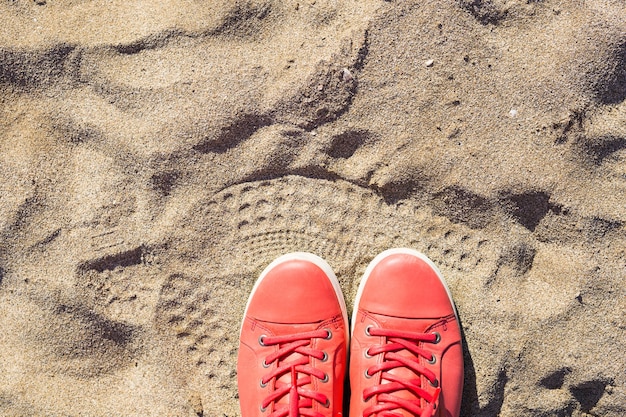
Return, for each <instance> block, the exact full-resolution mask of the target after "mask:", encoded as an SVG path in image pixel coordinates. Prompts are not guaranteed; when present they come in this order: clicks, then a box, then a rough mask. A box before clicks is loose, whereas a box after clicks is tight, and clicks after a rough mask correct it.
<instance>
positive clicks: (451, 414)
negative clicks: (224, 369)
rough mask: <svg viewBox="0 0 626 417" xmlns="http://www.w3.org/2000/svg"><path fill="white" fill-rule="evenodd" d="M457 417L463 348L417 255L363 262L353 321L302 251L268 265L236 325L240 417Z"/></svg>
mask: <svg viewBox="0 0 626 417" xmlns="http://www.w3.org/2000/svg"><path fill="white" fill-rule="evenodd" d="M348 346H349V352H350V371H349V372H350V387H351V392H352V394H351V401H350V416H352V417H361V416H363V417H372V416H373V417H408V416H412V417H433V416H440V417H458V415H459V410H460V407H461V393H462V390H463V351H462V347H461V330H460V326H459V320H458V317H457V314H456V309H455V307H454V304H453V302H452V298H451V295H450V291H449V290H448V288H447V286H446V284H445V281H444V280H443V277H442V275H441V273H440V272H439V271H438V270H437V268H436V267H435V265H434V264H433V263H432V261H430V259H428V258H427V257H426V256H425V255H423V254H421V253H419V252H417V251H414V250H411V249H390V250H387V251H385V252H383V253H381V254H380V255H378V256H377V257H376V258H375V259H374V260H373V261H372V262H371V263H370V264H369V266H368V267H367V269H366V271H365V275H364V276H363V279H362V280H361V284H360V286H359V290H358V293H357V296H356V300H355V305H354V312H353V314H352V326H351V329H350V330H348V316H347V310H346V305H345V301H344V299H343V296H342V293H341V288H340V286H339V282H338V281H337V278H336V277H335V274H334V273H333V271H332V269H331V267H330V266H329V265H328V264H327V263H326V262H325V261H324V260H323V259H321V258H319V257H317V256H315V255H313V254H310V253H291V254H287V255H284V256H281V257H279V258H278V259H276V260H275V261H274V262H272V263H271V264H270V265H269V266H268V267H267V268H265V270H264V271H263V273H262V274H261V276H260V277H259V279H258V280H257V282H256V284H255V285H254V288H253V289H252V294H251V295H250V298H249V300H248V304H247V306H246V310H245V314H244V319H243V323H242V326H241V334H240V344H239V358H238V364H237V372H238V382H239V399H240V406H241V415H242V417H297V416H308V417H341V416H342V415H343V394H344V393H343V391H344V379H345V373H346V369H347V366H348Z"/></svg>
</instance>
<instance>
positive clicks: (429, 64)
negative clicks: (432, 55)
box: [424, 59, 435, 68]
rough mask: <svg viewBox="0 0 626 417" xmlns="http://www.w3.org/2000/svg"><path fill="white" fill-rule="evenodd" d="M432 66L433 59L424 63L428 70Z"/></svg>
mask: <svg viewBox="0 0 626 417" xmlns="http://www.w3.org/2000/svg"><path fill="white" fill-rule="evenodd" d="M434 64H435V60H434V59H429V60H428V61H426V62H424V65H425V66H426V67H428V68H430V67H432V66H433V65H434Z"/></svg>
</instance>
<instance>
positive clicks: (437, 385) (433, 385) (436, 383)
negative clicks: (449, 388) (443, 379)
mask: <svg viewBox="0 0 626 417" xmlns="http://www.w3.org/2000/svg"><path fill="white" fill-rule="evenodd" d="M428 383H429V384H430V386H431V387H433V388H437V387H439V381H438V380H437V379H435V381H434V382H431V381H428Z"/></svg>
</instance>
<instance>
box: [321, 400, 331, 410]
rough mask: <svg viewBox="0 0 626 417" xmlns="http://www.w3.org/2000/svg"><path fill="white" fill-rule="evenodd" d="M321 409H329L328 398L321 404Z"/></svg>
mask: <svg viewBox="0 0 626 417" xmlns="http://www.w3.org/2000/svg"><path fill="white" fill-rule="evenodd" d="M322 407H324V408H328V407H330V400H329V399H328V398H326V402H325V403H324V404H322Z"/></svg>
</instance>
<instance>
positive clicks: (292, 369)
mask: <svg viewBox="0 0 626 417" xmlns="http://www.w3.org/2000/svg"><path fill="white" fill-rule="evenodd" d="M331 336H332V333H330V330H324V329H322V330H316V331H312V332H305V333H298V334H292V335H287V336H262V337H261V338H260V339H259V343H261V344H263V345H265V346H274V345H278V346H279V347H280V348H279V349H278V350H277V351H276V352H274V353H272V354H271V355H268V356H267V357H266V358H265V361H264V363H263V366H265V367H269V366H270V365H271V364H272V363H274V362H277V363H278V367H277V368H276V369H274V370H273V371H272V372H270V373H268V374H266V375H264V376H263V378H262V379H261V386H262V387H265V386H267V384H269V383H270V381H271V380H272V379H273V378H276V382H275V386H274V390H273V392H272V393H271V394H270V395H268V396H267V397H266V398H265V399H264V400H263V403H262V404H261V410H262V411H265V410H266V409H267V407H269V405H270V404H271V403H272V402H277V401H278V400H280V399H281V398H283V397H285V396H288V405H279V406H278V407H277V408H275V410H274V412H273V413H271V414H270V415H269V417H287V416H289V417H299V416H307V417H324V416H323V414H321V413H319V412H317V411H315V410H313V409H312V407H313V401H316V402H318V403H320V404H322V405H323V406H324V407H328V406H330V400H329V399H328V397H326V396H325V395H324V394H322V393H319V392H316V391H312V390H307V389H304V388H303V386H305V385H308V384H310V383H311V381H312V379H311V377H312V376H313V377H316V378H318V379H320V380H322V381H324V382H326V381H328V375H326V374H325V373H324V372H323V371H321V370H319V369H316V368H314V367H312V366H311V365H309V363H310V358H311V357H313V358H316V359H319V360H322V361H324V360H327V359H328V355H327V354H326V353H324V352H323V351H321V350H318V349H313V348H311V347H309V346H310V344H311V341H312V339H328V338H330V337H331ZM293 353H299V354H300V355H301V356H300V357H298V358H297V359H295V360H292V361H290V362H283V360H284V359H286V358H287V357H288V356H289V355H291V354H293ZM286 374H290V375H291V379H290V382H289V383H283V382H281V381H279V378H280V377H282V376H284V375H286ZM301 375H303V376H301Z"/></svg>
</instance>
